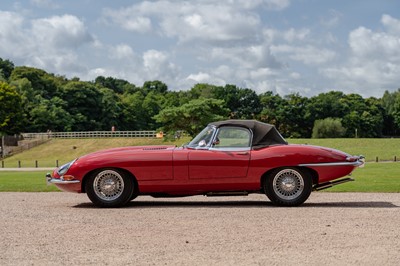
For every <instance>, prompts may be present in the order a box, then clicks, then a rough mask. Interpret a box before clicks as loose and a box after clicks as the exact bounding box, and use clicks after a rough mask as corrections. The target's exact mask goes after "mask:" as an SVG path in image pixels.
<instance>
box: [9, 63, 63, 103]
mask: <svg viewBox="0 0 400 266" xmlns="http://www.w3.org/2000/svg"><path fill="white" fill-rule="evenodd" d="M24 78H26V79H27V80H29V81H30V83H31V87H32V89H33V90H34V94H35V95H40V96H42V97H43V98H44V99H50V98H51V97H53V96H55V94H56V91H57V86H56V82H55V77H54V75H51V74H48V73H46V72H45V71H43V70H41V69H37V68H33V67H25V66H22V67H16V68H14V70H13V72H12V73H11V76H10V82H12V81H16V80H20V79H24Z"/></svg>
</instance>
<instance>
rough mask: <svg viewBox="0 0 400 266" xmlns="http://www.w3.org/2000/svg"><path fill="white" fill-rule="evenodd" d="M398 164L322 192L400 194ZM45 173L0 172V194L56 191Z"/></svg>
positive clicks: (362, 171)
mask: <svg viewBox="0 0 400 266" xmlns="http://www.w3.org/2000/svg"><path fill="white" fill-rule="evenodd" d="M399 169H400V163H369V164H367V165H366V166H365V167H364V168H358V169H356V170H355V171H354V173H353V177H354V178H355V179H356V181H354V182H349V183H346V184H342V185H338V186H335V187H333V188H330V189H327V190H324V191H331V192H395V193H399V192H400V171H399ZM45 175H46V172H41V171H37V172H11V171H7V172H0V192H4V191H14V192H47V191H58V189H57V188H56V187H55V186H53V185H51V186H48V185H46V181H45Z"/></svg>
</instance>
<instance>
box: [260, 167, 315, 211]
mask: <svg viewBox="0 0 400 266" xmlns="http://www.w3.org/2000/svg"><path fill="white" fill-rule="evenodd" d="M311 190H312V182H311V177H309V176H307V175H306V174H305V171H302V170H300V169H298V168H294V167H287V168H280V169H276V170H274V171H273V172H271V173H270V174H269V175H268V177H267V180H266V181H265V182H264V191H265V193H266V195H267V196H268V198H269V199H270V200H271V201H272V202H273V203H274V204H276V205H279V206H298V205H300V204H302V203H303V202H305V201H306V200H307V199H308V197H309V196H310V194H311Z"/></svg>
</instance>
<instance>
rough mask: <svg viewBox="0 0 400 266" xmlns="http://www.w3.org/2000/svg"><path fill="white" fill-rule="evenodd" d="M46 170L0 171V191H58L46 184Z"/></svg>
mask: <svg viewBox="0 0 400 266" xmlns="http://www.w3.org/2000/svg"><path fill="white" fill-rule="evenodd" d="M45 176H46V172H41V171H37V172H11V171H7V172H0V192H49V191H59V190H58V189H57V188H56V186H53V185H50V186H48V185H47V184H46V179H45Z"/></svg>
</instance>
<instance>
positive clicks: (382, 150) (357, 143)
mask: <svg viewBox="0 0 400 266" xmlns="http://www.w3.org/2000/svg"><path fill="white" fill-rule="evenodd" d="M287 141H288V142H289V143H291V144H309V145H317V146H324V147H329V148H333V149H338V150H341V151H344V152H347V153H349V154H351V155H364V156H365V159H366V160H367V161H369V162H374V161H376V157H378V160H379V161H393V160H394V157H395V156H396V157H397V160H398V161H400V149H399V148H398V147H400V138H392V139H288V140H287Z"/></svg>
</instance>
